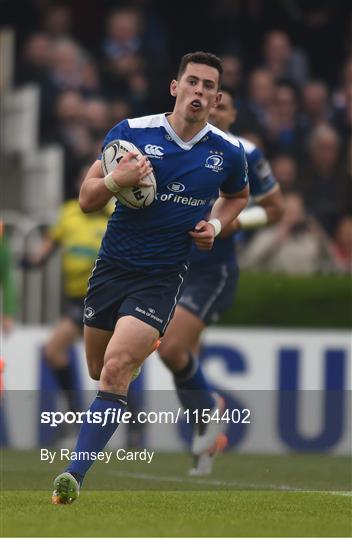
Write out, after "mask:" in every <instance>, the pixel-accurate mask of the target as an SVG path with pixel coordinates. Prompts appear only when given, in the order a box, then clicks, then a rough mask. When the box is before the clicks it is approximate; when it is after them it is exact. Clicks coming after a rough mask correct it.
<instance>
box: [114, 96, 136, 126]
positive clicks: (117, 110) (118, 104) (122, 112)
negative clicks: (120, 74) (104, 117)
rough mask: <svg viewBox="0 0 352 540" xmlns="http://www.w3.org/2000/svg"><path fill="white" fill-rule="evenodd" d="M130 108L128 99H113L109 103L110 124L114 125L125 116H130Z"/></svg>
mask: <svg viewBox="0 0 352 540" xmlns="http://www.w3.org/2000/svg"><path fill="white" fill-rule="evenodd" d="M131 116H132V109H131V105H130V103H129V102H128V101H126V100H124V99H115V100H114V101H112V102H111V103H110V114H109V117H110V120H111V125H112V126H114V125H115V124H118V123H119V122H122V120H125V119H126V118H131Z"/></svg>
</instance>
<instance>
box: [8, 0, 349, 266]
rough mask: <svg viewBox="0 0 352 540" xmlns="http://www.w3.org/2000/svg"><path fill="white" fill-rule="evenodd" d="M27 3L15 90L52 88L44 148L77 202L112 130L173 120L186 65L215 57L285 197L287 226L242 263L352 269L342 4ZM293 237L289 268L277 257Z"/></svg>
mask: <svg viewBox="0 0 352 540" xmlns="http://www.w3.org/2000/svg"><path fill="white" fill-rule="evenodd" d="M24 4H25V5H26V6H27V8H25V6H24V11H22V14H21V17H20V18H19V19H18V22H17V24H18V34H19V36H20V38H19V40H18V44H19V46H18V51H17V57H18V58H17V64H16V65H17V70H16V84H17V85H23V84H26V83H29V82H34V83H36V84H37V85H39V87H40V89H41V120H40V126H41V134H40V136H41V142H42V143H43V144H45V143H49V142H56V143H59V144H61V145H62V147H63V148H64V150H65V199H70V198H72V197H73V196H75V187H74V186H75V179H76V177H77V174H78V171H79V170H80V169H81V167H82V165H83V164H84V163H87V162H92V161H94V159H96V157H97V156H98V154H99V152H100V147H101V143H102V138H103V136H104V134H105V133H106V132H107V131H108V130H109V129H110V128H111V127H112V126H113V125H114V124H116V123H117V122H120V121H121V120H123V119H125V118H126V117H135V116H142V115H147V114H154V113H158V112H163V111H164V110H170V108H171V107H172V101H171V98H170V96H169V94H168V87H169V81H170V79H171V78H172V77H173V76H174V75H175V71H176V69H177V64H178V61H179V59H180V56H181V55H182V54H184V53H186V52H189V51H191V50H211V52H214V53H216V54H218V55H219V56H221V57H222V59H223V67H224V76H223V85H224V87H225V88H226V89H227V90H228V91H230V93H231V94H232V96H233V97H234V100H235V103H236V107H237V111H238V115H237V121H236V124H235V125H234V126H233V127H232V131H233V133H235V134H239V135H241V136H243V137H246V138H248V139H250V140H251V141H253V142H254V143H255V144H257V145H258V146H259V147H260V148H262V149H263V151H264V152H265V154H266V156H267V157H268V158H269V160H270V162H271V165H272V169H273V173H274V175H275V177H276V179H277V181H278V182H279V184H280V186H281V189H282V191H283V193H284V194H285V196H286V198H287V210H286V214H285V217H284V219H283V220H282V222H281V223H280V224H278V225H276V226H275V227H272V228H270V229H267V230H265V231H260V232H257V233H255V234H254V235H253V237H252V238H251V239H250V240H249V241H248V246H246V248H245V252H244V254H243V260H244V264H248V265H252V266H253V265H254V266H256V267H258V268H262V269H269V270H275V269H276V270H282V271H288V272H290V271H292V267H294V268H295V269H296V270H298V271H299V270H300V269H301V271H304V272H307V273H308V272H314V271H317V270H318V271H319V270H321V268H322V267H321V265H320V263H319V261H320V257H321V256H322V257H323V258H324V257H325V256H326V257H327V259H328V260H329V261H330V267H332V268H333V269H335V270H336V269H337V270H338V271H341V272H348V271H351V262H352V208H351V191H350V186H351V155H350V150H351V126H352V49H351V45H350V43H349V40H348V34H349V32H348V30H349V28H350V27H351V20H352V19H351V15H350V14H349V10H348V8H347V11H346V12H345V11H344V9H343V7H344V5H345V3H344V2H339V1H336V2H327V1H324V0H321V1H319V2H316V1H314V0H311V1H309V2H307V1H305V2H304V1H301V2H300V1H287V2H279V1H278V2H274V1H273V2H270V1H268V2H262V1H260V0H247V1H246V2H244V1H240V0H232V1H230V0H218V1H217V2H216V3H215V2H206V1H205V2H204V3H202V4H200V3H198V2H194V3H192V2H188V6H187V2H183V1H181V2H179V3H176V4H177V6H171V3H169V2H161V1H159V2H158V1H153V0H150V1H149V0H145V1H143V0H139V1H138V0H137V1H133V0H131V1H129V2H127V3H122V2H120V1H117V0H115V1H104V0H102V1H101V2H94V1H92V0H89V1H88V0H87V1H86V2H83V1H80V0H73V1H72V2H60V3H57V2H52V1H49V0H32V1H28V2H24ZM193 4H194V5H193ZM197 6H198V7H197ZM26 9H27V11H26ZM200 11H202V13H200ZM298 235H301V236H298ZM269 237H270V238H269ZM298 238H300V241H299V242H298V244H299V246H300V248H299V250H298V251H300V250H301V251H302V253H303V255H304V256H303V257H302V261H301V259H300V257H299V256H298V255H297V253H296V251H297V247H295V246H297V239H298ZM290 239H291V240H294V241H293V242H291V243H292V244H293V248H292V250H291V251H289V254H288V261H289V262H287V260H286V261H285V262H284V263H282V261H281V260H280V256H279V255H280V254H278V249H276V248H277V246H279V245H285V246H286V249H288V246H290V242H289V240H290ZM272 246H274V248H275V249H272ZM303 248H304V249H303ZM295 250H296V251H295ZM286 259H287V257H286ZM290 260H291V263H292V261H293V262H294V263H295V264H291V263H290ZM324 260H325V259H324ZM299 261H301V264H302V265H301V266H300V262H299ZM323 266H324V265H323ZM327 267H329V265H327ZM302 268H304V270H302Z"/></svg>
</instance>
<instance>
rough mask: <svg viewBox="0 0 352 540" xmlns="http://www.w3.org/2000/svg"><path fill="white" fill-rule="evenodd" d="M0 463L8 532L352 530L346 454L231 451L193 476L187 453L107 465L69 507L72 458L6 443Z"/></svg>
mask: <svg viewBox="0 0 352 540" xmlns="http://www.w3.org/2000/svg"><path fill="white" fill-rule="evenodd" d="M1 465H2V474H1V484H2V493H1V535H2V536H12V537H15V536H25V537H30V536H54V537H55V536H56V537H65V536H73V537H79V536H98V537H104V536H117V537H119V536H214V537H215V536H351V535H352V498H351V491H350V490H351V461H350V460H349V459H348V458H342V457H331V456H317V455H286V456H266V455H260V456H259V455H238V454H233V453H228V454H224V455H222V456H219V458H218V460H217V462H216V467H215V470H214V474H213V475H212V476H211V477H203V478H191V477H188V476H187V474H186V472H187V469H188V467H189V466H190V459H189V457H188V456H187V455H186V454H162V453H158V454H156V455H155V458H154V460H153V461H152V463H151V464H150V465H145V464H141V463H135V462H133V463H132V462H130V463H122V462H116V461H113V462H110V463H109V464H108V465H107V464H101V463H100V464H96V466H94V468H93V469H92V471H91V473H90V474H89V475H88V477H87V480H86V482H85V485H84V489H83V490H82V492H81V495H80V498H79V499H78V501H76V502H75V503H74V504H73V505H70V506H52V505H51V504H50V496H51V490H52V480H53V478H54V477H55V475H56V474H57V473H59V472H61V471H62V469H63V468H64V467H65V466H66V464H64V466H63V464H62V463H61V462H59V461H56V462H54V463H53V464H52V465H49V464H48V463H45V462H41V461H40V456H39V452H38V451H37V452H13V451H3V452H2V455H1Z"/></svg>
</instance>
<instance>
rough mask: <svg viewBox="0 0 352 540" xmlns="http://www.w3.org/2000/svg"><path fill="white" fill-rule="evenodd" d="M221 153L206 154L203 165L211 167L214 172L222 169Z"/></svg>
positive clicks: (222, 159)
mask: <svg viewBox="0 0 352 540" xmlns="http://www.w3.org/2000/svg"><path fill="white" fill-rule="evenodd" d="M221 154H222V152H221ZM221 154H220V153H217V152H214V153H211V155H210V156H208V157H207V159H206V161H205V167H206V168H207V169H211V170H212V171H214V172H220V171H222V164H223V163H224V158H223V157H222V155H221Z"/></svg>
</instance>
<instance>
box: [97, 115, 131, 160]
mask: <svg viewBox="0 0 352 540" xmlns="http://www.w3.org/2000/svg"><path fill="white" fill-rule="evenodd" d="M118 139H122V140H125V141H131V129H130V127H129V124H128V120H123V121H122V122H120V123H119V124H116V126H114V127H113V128H111V129H110V131H109V133H108V134H107V135H106V137H105V139H104V141H103V144H102V147H101V153H100V154H99V156H98V157H97V159H101V156H102V152H103V151H104V148H105V146H107V145H108V144H109V143H111V141H116V140H118ZM131 142H132V141H131Z"/></svg>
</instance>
